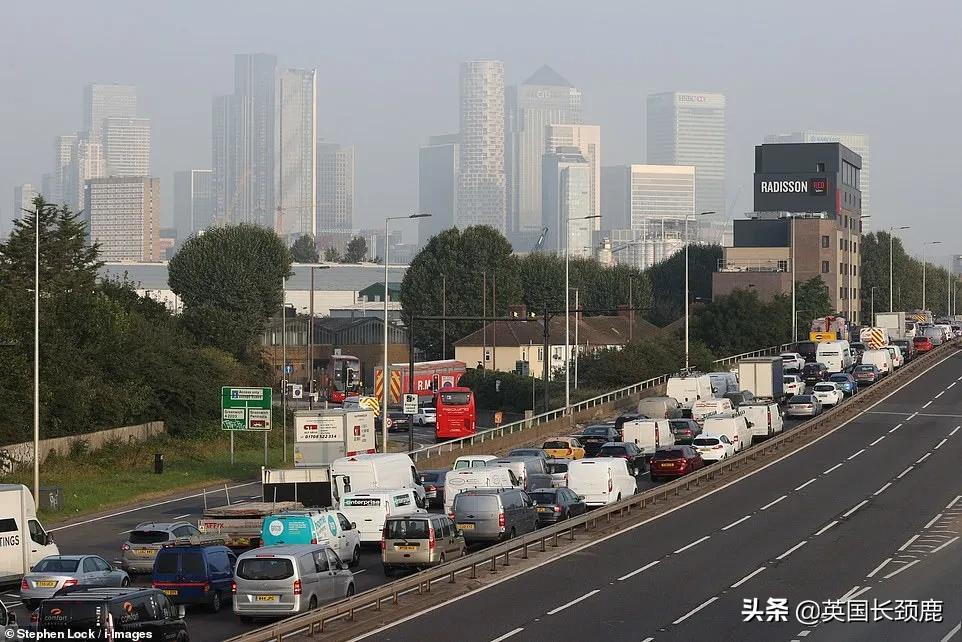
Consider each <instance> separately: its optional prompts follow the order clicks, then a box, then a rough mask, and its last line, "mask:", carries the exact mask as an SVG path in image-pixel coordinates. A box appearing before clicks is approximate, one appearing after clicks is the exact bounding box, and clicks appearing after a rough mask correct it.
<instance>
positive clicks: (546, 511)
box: [538, 506, 551, 513]
mask: <svg viewBox="0 0 962 642" xmlns="http://www.w3.org/2000/svg"><path fill="white" fill-rule="evenodd" d="M538 512H539V513H550V512H551V511H550V510H548V508H547V507H546V506H538Z"/></svg>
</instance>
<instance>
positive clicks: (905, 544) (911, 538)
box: [899, 535, 920, 553]
mask: <svg viewBox="0 0 962 642" xmlns="http://www.w3.org/2000/svg"><path fill="white" fill-rule="evenodd" d="M919 537H920V536H919V535H913V536H912V537H910V538H909V539H908V541H907V542H905V543H904V544H902V545H901V546H899V552H900V553H901V552H902V551H904V550H905V549H907V548H908V547H909V546H911V545H912V542H914V541H915V540H917V539H918V538H919Z"/></svg>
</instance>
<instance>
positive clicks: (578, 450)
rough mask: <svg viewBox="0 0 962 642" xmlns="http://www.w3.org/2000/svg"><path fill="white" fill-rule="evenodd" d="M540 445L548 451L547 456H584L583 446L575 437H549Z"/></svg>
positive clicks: (578, 457) (558, 457)
mask: <svg viewBox="0 0 962 642" xmlns="http://www.w3.org/2000/svg"><path fill="white" fill-rule="evenodd" d="M541 447H542V448H544V451H545V452H546V453H548V457H549V458H554V459H582V458H583V457H584V456H585V447H584V446H582V445H581V442H580V441H578V438H577V437H551V438H550V439H547V440H545V442H544V443H543V444H542V445H541Z"/></svg>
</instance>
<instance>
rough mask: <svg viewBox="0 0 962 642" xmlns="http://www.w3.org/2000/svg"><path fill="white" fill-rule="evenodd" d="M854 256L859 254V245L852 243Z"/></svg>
mask: <svg viewBox="0 0 962 642" xmlns="http://www.w3.org/2000/svg"><path fill="white" fill-rule="evenodd" d="M852 254H858V243H856V242H855V241H852Z"/></svg>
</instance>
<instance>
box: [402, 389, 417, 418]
mask: <svg viewBox="0 0 962 642" xmlns="http://www.w3.org/2000/svg"><path fill="white" fill-rule="evenodd" d="M417 412H418V396H417V395H414V394H406V395H404V414H406V415H416V414H417Z"/></svg>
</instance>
